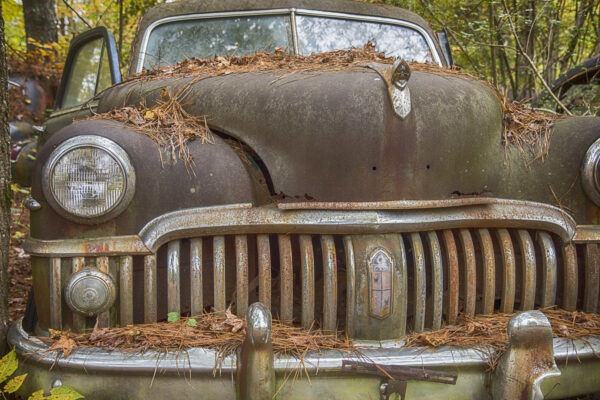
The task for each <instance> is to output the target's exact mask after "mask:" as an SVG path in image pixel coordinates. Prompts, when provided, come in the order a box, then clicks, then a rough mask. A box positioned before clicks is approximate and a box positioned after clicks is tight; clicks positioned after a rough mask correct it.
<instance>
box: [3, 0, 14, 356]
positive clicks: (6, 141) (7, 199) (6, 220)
mask: <svg viewBox="0 0 600 400" xmlns="http://www.w3.org/2000/svg"><path fill="white" fill-rule="evenodd" d="M7 88H8V70H7V65H6V39H5V37H4V17H3V14H2V3H1V2H0V354H4V353H6V351H7V349H8V345H7V343H6V333H7V331H8V249H9V242H10V206H11V197H12V192H11V190H10V166H9V154H10V136H9V133H8V99H7Z"/></svg>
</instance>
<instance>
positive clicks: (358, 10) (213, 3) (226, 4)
mask: <svg viewBox="0 0 600 400" xmlns="http://www.w3.org/2000/svg"><path fill="white" fill-rule="evenodd" d="M287 8H290V9H291V8H297V9H308V10H318V11H329V12H339V13H345V14H357V15H370V16H376V17H384V18H392V19H399V20H403V21H407V22H411V23H413V24H416V25H419V26H421V27H422V28H424V29H425V30H426V31H427V32H428V33H429V35H430V36H431V37H432V39H433V42H434V43H435V46H436V50H437V52H438V53H440V54H441V49H440V48H439V44H438V43H437V39H436V36H435V34H434V32H433V31H432V29H431V28H430V26H429V24H428V23H427V22H426V21H425V20H424V19H423V18H422V17H420V16H419V15H417V14H415V13H413V12H411V11H409V10H405V9H403V8H399V7H393V6H389V5H385V4H375V3H365V2H360V1H352V0H183V1H179V2H175V3H166V4H160V5H157V6H155V7H152V8H151V9H150V10H149V11H148V12H147V13H146V14H145V15H144V17H143V18H142V19H141V20H140V23H139V24H138V30H137V34H136V38H135V40H134V43H133V48H132V54H131V55H132V57H131V63H130V67H129V72H130V73H134V71H135V66H136V64H137V58H138V55H139V52H140V47H141V45H142V38H143V34H144V32H145V31H146V29H147V28H148V27H149V26H150V25H152V24H153V23H154V22H156V21H158V20H160V19H163V18H166V17H173V16H179V15H188V14H202V13H214V12H224V11H254V10H270V9H287Z"/></svg>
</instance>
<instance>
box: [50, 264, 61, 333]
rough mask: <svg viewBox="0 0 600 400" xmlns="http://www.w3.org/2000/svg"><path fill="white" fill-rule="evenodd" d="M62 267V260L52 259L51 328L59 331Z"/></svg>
mask: <svg viewBox="0 0 600 400" xmlns="http://www.w3.org/2000/svg"><path fill="white" fill-rule="evenodd" d="M60 266H61V259H60V258H51V259H50V276H49V281H50V282H49V283H50V327H51V328H52V329H57V330H61V329H62V299H61V292H62V288H61V282H60Z"/></svg>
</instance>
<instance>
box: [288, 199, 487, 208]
mask: <svg viewBox="0 0 600 400" xmlns="http://www.w3.org/2000/svg"><path fill="white" fill-rule="evenodd" d="M497 201H498V200H497V199H495V198H493V197H468V198H464V199H444V200H393V201H304V202H300V203H278V204H277V208H279V209H281V210H405V209H406V210H414V209H422V208H444V207H461V206H470V205H476V204H491V203H495V202H497Z"/></svg>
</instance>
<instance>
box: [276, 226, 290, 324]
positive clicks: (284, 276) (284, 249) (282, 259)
mask: <svg viewBox="0 0 600 400" xmlns="http://www.w3.org/2000/svg"><path fill="white" fill-rule="evenodd" d="M277 240H278V242H279V268H280V276H281V294H280V297H281V311H280V313H281V315H280V316H279V318H281V320H282V321H283V322H286V323H291V322H292V320H293V319H294V316H293V311H294V309H293V307H294V271H293V270H292V241H291V238H290V235H278V236H277Z"/></svg>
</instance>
